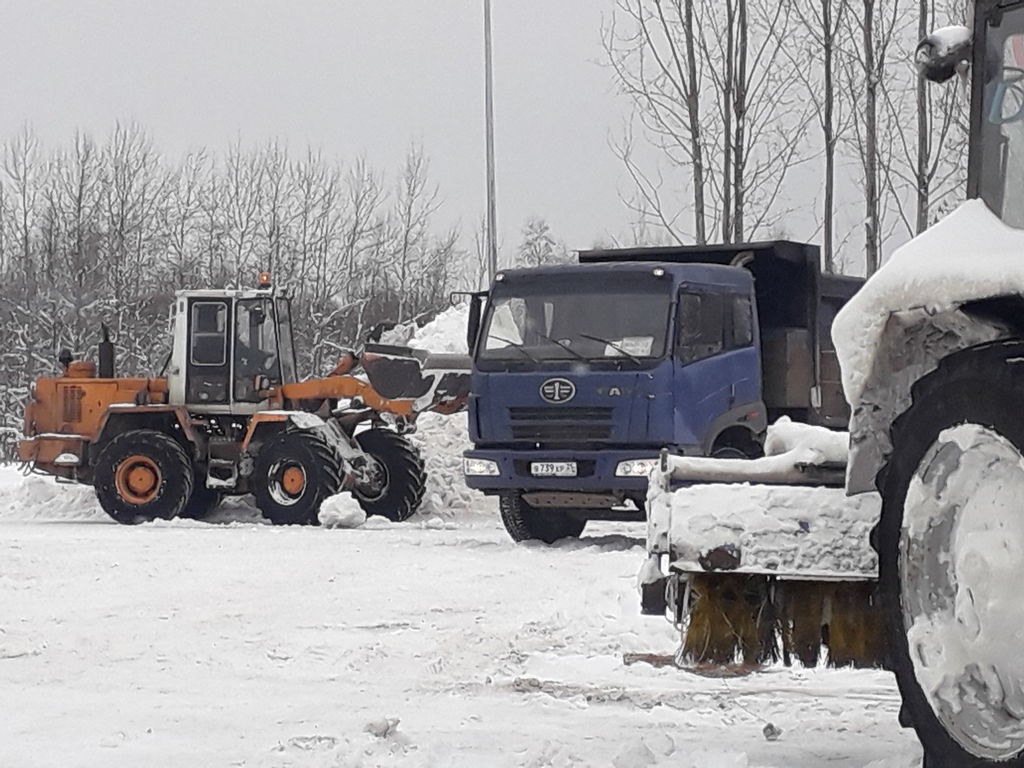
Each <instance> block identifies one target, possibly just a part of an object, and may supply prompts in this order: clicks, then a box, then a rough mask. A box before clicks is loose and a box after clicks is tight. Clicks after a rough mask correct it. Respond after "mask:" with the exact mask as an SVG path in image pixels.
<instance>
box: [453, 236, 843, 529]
mask: <svg viewBox="0 0 1024 768" xmlns="http://www.w3.org/2000/svg"><path fill="white" fill-rule="evenodd" d="M819 264H820V261H819V252H818V248H817V247H816V246H812V245H806V244H802V243H795V242H788V241H776V242H763V243H748V244H742V245H712V246H700V247H696V246H685V247H682V246H680V247H676V246H673V247H658V248H626V249H612V250H591V251H581V252H580V253H579V264H573V265H563V266H552V267H540V268H536V269H509V270H505V271H503V272H501V273H499V274H498V275H496V276H495V280H494V284H493V285H492V286H491V289H490V291H488V292H486V293H480V294H476V295H474V296H473V297H472V304H471V308H470V319H469V328H468V340H469V344H470V353H471V355H472V358H473V369H472V384H471V391H472V394H471V396H470V403H469V429H470V437H471V440H472V442H473V446H474V447H473V448H472V449H471V450H468V451H466V452H465V454H464V461H463V469H464V473H465V477H466V482H467V484H468V485H469V486H470V487H471V488H476V489H479V490H481V491H483V492H484V493H486V494H491V495H495V494H496V495H498V496H500V506H501V516H502V520H503V522H504V524H505V527H506V529H507V530H508V532H509V534H510V535H511V536H512V538H513V539H515V540H516V541H523V540H527V539H540V540H542V541H545V542H548V543H551V542H553V541H555V540H557V539H560V538H563V537H567V536H578V535H579V534H580V533H581V532H582V531H583V528H584V526H585V525H586V523H587V521H588V520H595V519H601V520H643V519H644V497H645V495H646V488H647V476H648V474H649V473H650V471H651V469H652V468H653V467H654V466H655V464H656V463H657V457H658V453H659V451H660V450H661V449H662V448H663V447H666V448H668V449H669V450H670V451H672V452H675V453H678V454H680V455H689V456H718V457H722V458H740V457H756V456H758V455H760V454H761V452H762V442H763V439H764V433H765V429H766V427H767V424H768V423H769V422H771V421H774V420H775V419H776V418H778V417H779V416H783V415H788V416H790V417H791V418H793V419H794V420H799V421H803V422H807V423H810V424H821V425H824V426H830V427H832V426H835V427H840V426H841V427H845V426H846V423H847V419H848V416H849V412H848V409H847V406H846V402H845V401H844V399H843V395H842V389H841V386H840V374H839V366H838V364H837V361H836V356H835V351H834V350H833V347H832V340H831V337H830V335H829V329H830V328H831V325H832V319H833V318H834V317H835V314H836V312H837V311H838V309H839V308H840V307H841V306H842V305H843V304H844V303H845V302H846V300H847V299H848V298H849V297H850V296H852V295H853V293H854V292H855V291H856V290H857V288H858V287H859V286H860V285H861V283H862V281H861V280H860V279H857V278H850V277H839V276H831V275H824V274H822V273H821V270H820V268H819Z"/></svg>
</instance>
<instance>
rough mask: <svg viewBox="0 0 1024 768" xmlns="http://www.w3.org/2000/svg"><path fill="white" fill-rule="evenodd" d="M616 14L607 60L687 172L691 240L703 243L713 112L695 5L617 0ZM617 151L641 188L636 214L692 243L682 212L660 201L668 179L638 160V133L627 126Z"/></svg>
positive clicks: (652, 136)
mask: <svg viewBox="0 0 1024 768" xmlns="http://www.w3.org/2000/svg"><path fill="white" fill-rule="evenodd" d="M616 9H617V10H616V13H615V14H613V15H612V17H611V21H610V23H609V24H608V25H607V26H606V27H605V29H604V30H603V39H604V47H605V54H606V57H607V60H608V62H609V64H610V65H611V67H612V70H613V72H614V74H615V80H616V83H617V84H618V87H619V89H620V90H621V91H622V92H623V93H624V94H626V95H627V96H628V97H629V98H630V99H631V100H632V102H633V107H634V115H635V116H636V118H637V120H639V122H640V123H641V125H642V126H643V128H644V131H645V133H646V135H647V137H648V138H649V140H650V142H651V143H652V144H653V145H654V146H655V147H656V148H657V149H658V150H659V151H660V152H661V153H662V154H663V155H664V157H665V158H666V159H667V160H668V162H669V164H670V165H671V166H672V167H673V168H688V169H689V173H690V179H689V189H690V194H691V195H692V211H693V232H692V237H693V239H694V240H695V241H696V242H697V243H699V244H702V245H703V244H704V243H706V242H707V210H706V208H707V205H706V202H705V194H706V185H707V179H706V175H707V170H706V166H705V155H706V148H705V141H706V139H705V130H706V127H705V126H706V123H707V120H708V118H709V115H708V110H707V109H705V108H704V107H703V106H702V94H703V90H704V85H703V79H702V73H701V70H700V68H698V66H697V60H698V58H697V57H698V50H697V49H698V44H697V35H696V30H695V26H694V23H695V22H694V0H653V2H651V0H617V2H616ZM613 146H614V148H615V150H616V152H617V154H618V155H619V157H620V159H621V160H622V162H623V164H624V165H625V167H626V169H627V170H628V172H629V174H630V176H631V177H632V179H633V182H634V185H635V187H636V198H634V202H633V203H632V205H633V207H634V211H635V212H636V213H638V214H640V215H641V216H648V215H651V216H653V217H655V218H656V220H657V222H658V224H659V225H660V226H661V227H662V228H664V229H665V231H667V232H669V233H670V234H671V235H672V237H673V238H674V239H676V240H677V241H679V242H683V240H684V239H687V234H686V233H685V232H684V231H683V230H682V229H681V228H680V226H679V224H678V213H677V212H673V211H670V210H669V204H667V203H666V202H665V201H663V199H662V194H661V192H662V186H663V179H661V178H659V176H658V174H656V173H655V174H651V173H650V172H648V171H645V170H644V169H643V167H642V164H641V163H639V162H637V161H636V159H635V156H634V152H633V148H634V142H633V136H632V131H631V130H628V129H627V131H626V133H625V135H624V136H623V138H622V139H621V140H619V141H618V142H617V143H615V144H614V145H613Z"/></svg>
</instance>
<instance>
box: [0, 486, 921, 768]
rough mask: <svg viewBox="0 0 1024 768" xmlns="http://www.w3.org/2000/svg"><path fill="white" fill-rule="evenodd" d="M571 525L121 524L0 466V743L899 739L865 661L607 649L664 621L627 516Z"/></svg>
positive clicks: (855, 746)
mask: <svg viewBox="0 0 1024 768" xmlns="http://www.w3.org/2000/svg"><path fill="white" fill-rule="evenodd" d="M592 526H593V529H592V530H590V529H588V531H587V532H586V533H585V534H584V537H583V539H582V540H581V541H579V542H569V543H565V544H563V545H561V546H557V547H545V546H522V545H518V546H517V545H515V544H513V543H512V542H511V541H510V540H509V538H508V536H507V534H506V533H505V532H504V530H502V529H501V527H500V523H498V521H497V519H496V516H494V515H493V514H485V513H482V512H480V511H477V510H469V509H463V510H461V511H452V513H451V515H450V516H449V517H448V518H445V519H442V518H440V517H430V518H424V517H418V518H416V519H415V521H413V522H408V523H403V524H390V523H386V522H383V521H381V520H379V519H373V518H371V520H370V521H368V522H367V523H366V524H365V525H363V526H362V527H359V528H355V529H343V528H337V529H327V528H301V527H291V528H277V527H274V526H270V525H265V524H262V523H261V522H259V519H258V517H257V516H256V514H255V512H254V511H253V510H252V509H250V508H248V507H247V506H245V505H244V503H237V504H234V505H231V506H228V507H226V508H224V509H222V510H221V511H220V512H219V513H218V517H217V522H216V523H212V524H211V523H198V522H191V521H173V522H160V523H153V524H148V525H142V526H139V527H125V526H120V525H117V524H115V523H113V522H111V521H109V520H108V519H107V518H106V517H105V516H104V515H103V514H102V512H100V511H99V510H98V508H97V507H96V505H95V502H94V501H93V500H92V498H91V494H90V492H89V490H88V489H84V488H78V487H75V486H63V485H62V486H58V485H56V484H55V483H53V482H52V481H50V480H46V479H43V478H36V477H33V478H28V479H24V478H22V477H21V476H20V475H18V474H17V473H16V472H15V471H14V470H13V469H0V548H2V553H0V607H2V611H0V765H2V766H61V767H62V768H63V767H64V766H73V765H80V766H133V767H134V766H139V765H146V766H182V765H203V766H221V765H223V766H316V767H317V768H320V767H327V766H330V767H334V766H377V765H380V766H392V765H394V766H474V767H476V766H537V767H538V768H539V767H540V766H615V767H616V768H632V767H634V766H652V765H654V766H658V765H661V766H683V767H684V768H690V767H692V768H720V767H722V768H724V767H726V766H727V767H728V768H733V767H734V766H739V767H743V766H747V767H749V766H786V768H810V767H811V766H815V767H817V766H822V765H834V766H858V767H859V766H868V765H871V766H873V768H881V766H885V767H886V768H909V766H912V765H915V764H916V760H917V759H918V748H917V746H916V743H915V741H914V739H913V737H912V735H911V734H910V733H909V732H907V731H903V730H901V729H900V728H899V726H898V725H897V723H896V712H897V709H898V696H897V693H896V690H895V686H894V684H893V681H892V678H891V676H890V675H888V674H887V673H883V672H854V671H835V670H831V671H829V670H788V669H784V668H781V667H780V668H776V669H771V670H770V671H767V672H764V673H761V674H756V675H753V676H750V677H746V678H738V679H710V678H705V677H700V676H697V675H694V674H691V673H686V672H681V671H678V670H674V669H654V668H652V667H649V666H647V665H644V664H635V665H632V666H628V667H627V666H625V665H624V664H623V662H622V654H623V653H629V652H654V653H666V654H667V653H671V652H672V651H673V650H674V648H675V645H676V636H675V633H674V632H673V630H672V629H671V628H670V627H669V625H668V624H667V623H666V622H665V621H663V620H661V619H658V618H652V617H641V616H640V615H639V605H638V599H637V595H636V591H635V578H636V573H637V570H638V568H639V566H640V564H641V562H642V561H643V558H644V547H643V538H642V536H643V529H642V527H641V526H632V527H630V526H627V525H614V524H603V525H595V524H592ZM394 718H397V719H398V721H399V722H398V724H397V726H391V725H389V719H394ZM768 722H771V723H772V724H774V725H775V726H776V727H778V728H781V729H782V735H781V737H780V738H779V739H778V740H777V741H768V740H766V739H765V737H764V735H763V733H762V731H763V728H764V727H765V725H766V724H767V723H768ZM379 734H384V735H383V736H382V735H379Z"/></svg>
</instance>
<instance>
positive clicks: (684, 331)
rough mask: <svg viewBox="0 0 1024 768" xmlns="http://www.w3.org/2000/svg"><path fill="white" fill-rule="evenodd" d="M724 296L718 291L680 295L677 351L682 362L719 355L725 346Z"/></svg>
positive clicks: (691, 361) (692, 361)
mask: <svg viewBox="0 0 1024 768" xmlns="http://www.w3.org/2000/svg"><path fill="white" fill-rule="evenodd" d="M724 298H725V297H724V296H722V295H721V294H717V293H695V292H688V291H687V292H684V293H682V294H680V296H679V313H678V319H679V323H678V329H679V330H678V335H677V338H678V344H677V345H676V354H677V356H678V357H679V359H680V360H681V361H682V362H683V363H694V362H696V361H698V360H703V359H704V358H707V357H711V356H712V355H717V354H719V353H720V352H721V351H722V349H723V348H724V345H725V323H724V320H725V313H724V304H725V302H724Z"/></svg>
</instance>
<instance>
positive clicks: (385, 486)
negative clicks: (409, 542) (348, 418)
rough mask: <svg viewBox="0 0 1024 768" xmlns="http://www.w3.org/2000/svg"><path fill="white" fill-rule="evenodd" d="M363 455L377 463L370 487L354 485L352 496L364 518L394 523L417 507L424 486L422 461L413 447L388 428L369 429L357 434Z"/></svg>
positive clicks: (408, 515)
mask: <svg viewBox="0 0 1024 768" xmlns="http://www.w3.org/2000/svg"><path fill="white" fill-rule="evenodd" d="M356 442H357V443H359V447H360V448H361V449H362V450H363V452H364V453H368V454H369V455H370V456H372V457H373V458H374V459H375V460H376V461H377V464H378V469H379V473H378V477H377V479H376V481H375V482H374V483H372V484H369V485H358V484H357V485H356V486H355V487H353V489H352V494H353V495H354V496H355V497H356V500H357V501H358V502H359V506H361V507H362V508H363V511H364V512H366V514H367V515H380V516H382V517H386V518H387V519H388V520H391V521H393V522H396V523H400V522H401V521H403V520H407V519H408V518H410V517H412V515H414V514H415V513H416V510H417V509H419V508H420V502H421V501H423V492H424V491H425V490H426V487H427V474H426V471H425V470H424V468H423V458H422V457H421V456H420V454H419V451H417V450H416V447H415V446H414V445H413V444H412V443H410V442H409V441H408V440H406V439H405V438H404V437H402V436H401V435H400V434H398V433H397V432H392V431H391V430H389V429H368V430H366V431H364V432H360V433H359V434H357V435H356Z"/></svg>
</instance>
